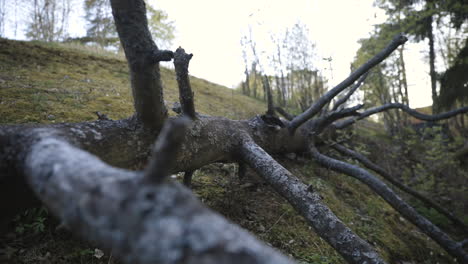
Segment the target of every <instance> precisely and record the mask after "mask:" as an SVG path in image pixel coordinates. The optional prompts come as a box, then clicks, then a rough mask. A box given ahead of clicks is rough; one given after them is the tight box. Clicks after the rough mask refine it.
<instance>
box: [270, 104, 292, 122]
mask: <svg viewBox="0 0 468 264" xmlns="http://www.w3.org/2000/svg"><path fill="white" fill-rule="evenodd" d="M275 110H276V112H278V113H279V114H280V115H282V116H283V117H284V118H286V119H287V120H289V121H291V120H292V119H293V118H294V116H293V115H291V114H290V113H288V112H286V110H284V109H283V108H281V107H279V106H277V107H275Z"/></svg>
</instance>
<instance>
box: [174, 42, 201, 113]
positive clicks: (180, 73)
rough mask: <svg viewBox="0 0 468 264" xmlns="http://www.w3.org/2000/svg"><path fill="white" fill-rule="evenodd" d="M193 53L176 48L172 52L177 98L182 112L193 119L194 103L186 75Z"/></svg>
mask: <svg viewBox="0 0 468 264" xmlns="http://www.w3.org/2000/svg"><path fill="white" fill-rule="evenodd" d="M192 56H193V54H187V53H185V50H184V49H182V48H180V47H179V48H178V49H177V50H176V52H175V54H174V67H175V71H176V76H177V84H178V85H179V98H180V104H181V106H182V113H184V114H186V115H187V116H189V117H190V118H192V119H195V117H196V113H195V104H194V102H193V92H192V87H191V85H190V80H189V76H188V66H189V63H190V59H191V58H192Z"/></svg>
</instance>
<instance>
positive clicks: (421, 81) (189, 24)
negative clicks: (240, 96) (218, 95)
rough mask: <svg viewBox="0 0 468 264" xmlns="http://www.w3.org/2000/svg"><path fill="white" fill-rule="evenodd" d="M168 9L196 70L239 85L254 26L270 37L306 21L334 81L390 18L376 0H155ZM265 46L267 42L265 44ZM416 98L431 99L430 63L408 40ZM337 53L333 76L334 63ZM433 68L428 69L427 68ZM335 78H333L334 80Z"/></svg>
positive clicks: (418, 101)
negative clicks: (246, 40) (244, 45)
mask: <svg viewBox="0 0 468 264" xmlns="http://www.w3.org/2000/svg"><path fill="white" fill-rule="evenodd" d="M149 2H150V3H151V4H153V5H154V6H155V7H157V8H160V9H163V10H165V11H166V12H167V13H168V15H169V17H170V18H171V19H173V20H174V22H175V26H176V28H177V34H176V36H177V37H176V40H175V41H174V48H175V47H177V46H182V47H184V48H185V49H186V50H187V51H188V52H191V53H193V54H194V57H193V59H192V61H191V63H190V72H191V74H193V75H195V76H197V77H202V78H205V79H208V80H210V81H213V82H216V83H220V84H223V85H226V86H228V87H234V86H236V85H237V84H239V82H240V80H242V78H243V71H244V65H243V61H242V49H241V47H240V39H241V37H242V36H243V34H245V33H246V31H247V30H248V27H249V25H251V26H253V27H254V38H255V40H256V41H257V42H259V46H261V45H262V43H261V42H262V41H263V42H270V41H271V40H270V37H269V35H270V33H272V32H275V31H283V30H284V29H285V28H286V27H290V26H292V25H293V24H294V23H296V22H297V21H301V22H302V23H304V24H306V25H307V26H308V28H309V30H310V39H311V40H312V41H313V42H315V44H316V47H317V50H316V52H317V55H318V56H317V57H318V61H317V63H318V65H319V68H321V69H322V70H323V73H324V74H325V76H326V77H327V78H328V79H329V83H330V84H331V85H334V84H337V83H339V82H340V81H341V80H343V79H344V78H346V77H347V75H348V74H349V66H350V63H351V61H352V60H353V58H354V55H355V53H356V51H357V49H358V48H359V44H358V43H357V41H358V40H359V39H361V38H366V37H368V36H369V32H371V30H372V29H373V25H375V24H378V23H381V22H383V21H384V20H385V14H384V12H383V11H382V10H380V9H378V8H376V7H373V0H288V1H284V0H236V1H227V0H197V1H193V0H178V1H174V0H149ZM263 45H267V44H265V43H263ZM406 48H407V52H406V53H405V59H406V62H407V64H408V65H407V70H408V82H409V87H410V91H409V92H410V102H411V105H412V106H413V107H420V106H427V105H429V104H431V99H430V85H429V79H428V74H427V72H428V68H429V67H428V66H426V65H427V64H425V62H424V61H423V58H424V56H425V55H424V54H422V53H421V51H420V50H421V45H414V44H413V45H411V44H407V45H406ZM326 57H331V58H332V61H331V66H332V67H331V68H332V69H333V76H331V73H330V70H329V64H328V62H326V61H324V60H320V59H321V58H326ZM426 68H427V69H426ZM332 77H333V79H332Z"/></svg>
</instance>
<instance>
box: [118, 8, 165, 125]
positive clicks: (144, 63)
mask: <svg viewBox="0 0 468 264" xmlns="http://www.w3.org/2000/svg"><path fill="white" fill-rule="evenodd" d="M111 6H112V13H113V15H114V21H115V26H116V28H117V32H118V33H119V38H120V41H121V43H122V46H123V49H124V51H125V56H126V57H127V61H128V66H129V69H130V77H131V84H132V93H133V99H134V106H135V111H136V116H137V118H138V120H139V121H141V122H142V124H143V125H144V126H146V127H149V128H152V129H155V130H159V129H161V128H162V126H163V124H164V122H165V120H166V118H167V109H166V106H165V105H164V96H163V87H162V83H161V76H160V72H159V63H158V62H157V61H155V59H154V56H155V54H160V55H161V53H160V52H159V50H158V47H157V46H156V44H155V43H154V42H153V40H152V39H151V33H150V32H149V29H148V23H147V19H146V7H145V3H144V1H143V0H111ZM135 17H138V19H135ZM160 55H158V57H164V56H160Z"/></svg>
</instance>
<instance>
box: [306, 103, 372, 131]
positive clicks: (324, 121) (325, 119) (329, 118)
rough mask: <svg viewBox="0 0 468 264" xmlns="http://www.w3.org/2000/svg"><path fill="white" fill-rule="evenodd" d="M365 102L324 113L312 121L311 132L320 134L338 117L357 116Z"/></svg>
mask: <svg viewBox="0 0 468 264" xmlns="http://www.w3.org/2000/svg"><path fill="white" fill-rule="evenodd" d="M363 107H364V105H363V104H359V105H355V106H353V107H350V108H344V109H341V110H335V111H332V112H327V113H325V114H324V115H322V116H320V117H318V118H316V119H313V120H312V121H311V122H313V126H312V128H311V133H313V134H315V135H317V134H320V133H321V132H322V131H323V129H325V128H326V127H327V126H329V125H330V124H331V123H333V122H335V121H336V120H338V119H341V118H345V117H348V116H356V115H359V113H358V112H357V111H358V110H359V109H361V108H363Z"/></svg>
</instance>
